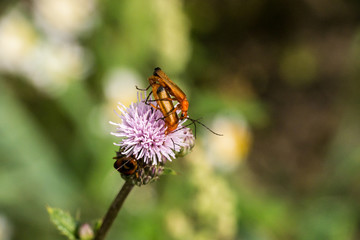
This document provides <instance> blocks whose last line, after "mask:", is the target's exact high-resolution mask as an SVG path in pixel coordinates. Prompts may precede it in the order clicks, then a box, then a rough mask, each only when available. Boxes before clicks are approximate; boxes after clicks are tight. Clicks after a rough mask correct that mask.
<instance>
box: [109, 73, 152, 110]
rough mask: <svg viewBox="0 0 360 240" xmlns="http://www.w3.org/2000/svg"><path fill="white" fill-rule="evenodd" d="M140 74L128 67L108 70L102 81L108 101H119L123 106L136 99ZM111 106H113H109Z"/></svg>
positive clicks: (140, 82) (140, 85)
mask: <svg viewBox="0 0 360 240" xmlns="http://www.w3.org/2000/svg"><path fill="white" fill-rule="evenodd" d="M140 79H141V76H140V75H139V74H138V73H137V72H135V71H133V70H131V69H129V68H116V69H113V70H111V71H110V72H108V74H107V75H106V77H105V81H104V93H105V97H106V98H107V99H108V101H109V102H112V103H114V102H121V103H123V104H124V105H125V106H128V105H130V103H132V102H134V101H135V100H136V96H137V92H138V91H137V90H136V86H139V87H140V88H142V87H147V86H142V84H143V83H142V81H141V80H140ZM111 108H113V106H112V107H111Z"/></svg>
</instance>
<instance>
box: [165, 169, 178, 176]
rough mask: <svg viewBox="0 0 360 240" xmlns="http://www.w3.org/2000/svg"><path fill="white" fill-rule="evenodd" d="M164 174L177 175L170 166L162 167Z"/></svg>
mask: <svg viewBox="0 0 360 240" xmlns="http://www.w3.org/2000/svg"><path fill="white" fill-rule="evenodd" d="M163 174H164V175H177V172H176V171H175V170H174V169H171V168H167V167H166V168H164V173H163Z"/></svg>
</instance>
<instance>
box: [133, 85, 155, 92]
mask: <svg viewBox="0 0 360 240" xmlns="http://www.w3.org/2000/svg"><path fill="white" fill-rule="evenodd" d="M135 87H136V89H137V90H139V91H147V90H148V89H149V88H150V87H151V85H149V86H148V87H147V88H139V87H138V86H136V85H135Z"/></svg>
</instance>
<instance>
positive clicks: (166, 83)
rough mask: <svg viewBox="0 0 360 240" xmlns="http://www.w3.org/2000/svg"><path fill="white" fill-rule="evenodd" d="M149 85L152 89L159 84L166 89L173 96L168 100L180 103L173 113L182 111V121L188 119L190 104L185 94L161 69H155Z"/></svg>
mask: <svg viewBox="0 0 360 240" xmlns="http://www.w3.org/2000/svg"><path fill="white" fill-rule="evenodd" d="M149 83H150V85H151V86H152V87H153V85H155V84H157V83H158V84H160V85H161V86H162V87H164V88H165V90H166V92H167V93H168V94H169V95H170V96H172V97H170V96H169V97H168V98H167V99H168V100H169V101H172V100H176V101H178V102H179V104H178V105H177V106H176V107H175V109H174V110H173V111H174V112H175V111H176V109H179V110H181V112H182V113H181V116H180V120H183V119H184V118H186V117H187V112H188V109H189V102H188V100H187V98H186V95H185V93H184V92H183V91H182V90H181V89H180V88H179V87H178V86H177V85H176V84H175V83H174V82H173V81H171V80H170V78H169V77H168V76H167V75H166V74H165V73H164V72H163V71H162V70H161V68H159V67H157V68H155V69H154V74H153V76H151V77H150V78H149ZM164 100H165V99H164Z"/></svg>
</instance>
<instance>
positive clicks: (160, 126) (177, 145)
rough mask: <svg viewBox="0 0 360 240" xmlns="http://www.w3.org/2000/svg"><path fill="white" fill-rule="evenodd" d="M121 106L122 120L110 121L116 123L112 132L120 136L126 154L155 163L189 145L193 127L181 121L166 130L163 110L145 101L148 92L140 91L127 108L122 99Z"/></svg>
mask: <svg viewBox="0 0 360 240" xmlns="http://www.w3.org/2000/svg"><path fill="white" fill-rule="evenodd" d="M118 110H119V111H120V114H118V113H117V114H118V116H119V117H120V118H121V120H122V122H121V123H114V122H110V123H111V124H113V125H115V126H117V128H116V129H117V131H116V132H112V133H111V134H112V135H114V136H117V137H120V138H121V140H120V142H119V143H114V144H115V145H117V146H120V151H121V153H122V154H123V155H125V156H127V157H129V156H132V157H134V158H135V159H136V160H138V161H139V160H141V159H142V160H143V162H144V163H146V164H150V163H151V164H153V165H156V164H158V163H164V162H166V161H167V160H169V161H171V160H172V159H174V158H175V154H176V153H178V152H180V151H181V150H182V149H184V148H185V149H186V148H191V146H189V144H190V143H193V141H189V140H188V139H189V138H191V139H193V138H194V136H193V134H192V132H191V130H190V129H189V128H187V127H184V126H183V125H182V124H183V123H184V122H185V121H186V119H185V120H183V121H180V122H179V125H178V127H177V129H176V130H174V131H172V132H170V133H168V134H165V130H166V125H165V122H164V120H163V117H164V116H163V114H162V113H161V111H159V110H157V109H155V108H154V107H152V106H150V105H148V104H146V103H145V94H138V102H136V103H132V104H131V105H130V107H128V108H126V107H125V106H124V105H122V104H121V103H119V106H118Z"/></svg>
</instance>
